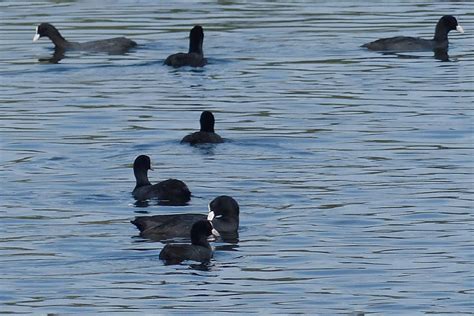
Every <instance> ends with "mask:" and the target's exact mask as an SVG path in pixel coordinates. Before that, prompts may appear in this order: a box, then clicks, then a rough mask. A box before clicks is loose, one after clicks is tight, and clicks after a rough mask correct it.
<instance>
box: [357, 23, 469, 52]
mask: <svg viewBox="0 0 474 316" xmlns="http://www.w3.org/2000/svg"><path fill="white" fill-rule="evenodd" d="M451 30H457V31H458V32H460V33H464V30H463V28H462V27H461V25H459V24H458V21H457V20H456V18H455V17H453V16H452V15H445V16H443V17H441V18H440V19H439V21H438V23H437V24H436V29H435V34H434V37H433V39H424V38H419V37H410V36H396V37H390V38H381V39H378V40H376V41H373V42H370V43H367V44H364V45H362V47H367V48H368V49H370V50H375V51H387V52H410V51H412V52H413V51H430V50H435V51H437V50H447V49H448V33H449V31H451Z"/></svg>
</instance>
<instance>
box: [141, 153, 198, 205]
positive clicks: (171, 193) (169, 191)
mask: <svg viewBox="0 0 474 316" xmlns="http://www.w3.org/2000/svg"><path fill="white" fill-rule="evenodd" d="M148 170H152V169H151V160H150V157H148V156H147V155H140V156H138V157H137V158H136V159H135V161H134V162H133V173H134V174H135V180H136V186H135V188H134V189H133V191H132V195H133V197H134V198H135V199H136V200H138V201H144V200H148V199H153V198H156V199H158V200H160V201H162V202H165V203H167V204H170V205H182V204H185V203H186V202H188V201H189V200H190V199H191V192H190V191H189V189H188V186H187V185H186V184H185V183H184V182H183V181H180V180H177V179H168V180H165V181H161V182H159V183H156V184H151V183H150V181H149V180H148Z"/></svg>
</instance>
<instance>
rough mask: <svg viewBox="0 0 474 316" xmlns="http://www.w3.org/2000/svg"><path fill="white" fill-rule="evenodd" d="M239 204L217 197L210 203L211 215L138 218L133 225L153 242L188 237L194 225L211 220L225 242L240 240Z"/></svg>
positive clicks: (142, 235) (141, 234) (222, 196)
mask: <svg viewBox="0 0 474 316" xmlns="http://www.w3.org/2000/svg"><path fill="white" fill-rule="evenodd" d="M239 212H240V210H239V204H238V203H237V201H236V200H235V199H233V198H232V197H230V196H227V195H221V196H218V197H216V198H215V199H214V200H212V201H211V203H209V213H208V215H204V214H170V215H154V216H137V217H135V219H134V220H133V221H131V223H132V224H133V225H135V226H137V228H138V229H139V230H140V236H141V237H143V238H148V239H152V240H157V241H159V240H164V239H169V238H176V237H188V236H189V231H190V229H191V227H192V225H193V224H194V223H195V222H197V221H200V220H206V219H207V220H209V221H211V222H212V224H213V226H214V228H215V229H216V230H217V231H218V232H219V234H220V235H221V237H222V239H223V240H224V241H234V240H235V239H237V238H238V229H239Z"/></svg>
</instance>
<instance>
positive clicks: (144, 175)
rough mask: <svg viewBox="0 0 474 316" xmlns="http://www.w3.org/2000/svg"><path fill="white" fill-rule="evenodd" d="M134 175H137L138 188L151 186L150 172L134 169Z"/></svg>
mask: <svg viewBox="0 0 474 316" xmlns="http://www.w3.org/2000/svg"><path fill="white" fill-rule="evenodd" d="M133 173H134V174H135V180H136V181H137V185H136V188H139V187H142V186H145V185H150V184H151V183H150V181H149V180H148V170H143V169H136V168H134V169H133Z"/></svg>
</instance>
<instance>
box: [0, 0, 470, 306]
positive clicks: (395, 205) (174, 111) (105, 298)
mask: <svg viewBox="0 0 474 316" xmlns="http://www.w3.org/2000/svg"><path fill="white" fill-rule="evenodd" d="M443 14H453V15H455V16H456V17H457V18H458V21H459V23H460V24H461V25H462V26H463V27H464V29H465V30H466V33H465V34H462V35H461V34H458V33H456V32H451V33H450V51H449V61H447V62H442V61H440V60H437V59H435V58H433V54H432V53H430V52H427V53H417V54H415V55H406V54H404V55H399V56H397V55H382V54H379V53H374V52H369V51H367V50H364V49H362V48H360V47H359V46H360V45H361V44H363V43H365V42H368V41H371V40H374V39H377V38H380V37H387V36H395V35H401V34H404V35H413V36H423V37H431V36H432V34H433V31H434V26H435V23H436V21H437V20H438V19H439V17H441V15H443ZM46 21H47V22H50V23H53V24H54V25H56V26H57V27H58V28H59V29H60V30H61V31H62V33H63V35H64V36H65V37H67V38H68V39H71V40H75V41H86V40H93V39H103V38H106V37H113V36H122V35H125V36H127V37H130V38H132V39H134V40H136V41H137V42H138V43H139V44H140V47H139V48H138V49H136V50H133V51H131V52H130V53H128V54H126V55H106V54H87V53H80V52H73V53H68V54H67V56H66V58H64V59H63V60H61V61H60V62H59V63H58V64H50V63H45V62H39V61H38V60H39V59H43V58H48V57H50V56H51V54H52V45H51V43H50V42H49V41H47V40H46V39H41V40H40V41H39V42H37V43H34V44H33V43H32V42H31V40H32V37H33V35H34V30H35V27H36V25H37V24H38V23H41V22H46ZM194 24H202V25H203V26H204V29H205V40H204V51H205V53H206V56H207V57H208V58H209V61H210V64H209V65H207V66H206V67H205V68H203V69H189V68H183V69H178V70H175V69H172V68H168V67H166V66H163V65H162V62H163V60H164V59H165V58H166V56H168V55H169V54H171V53H174V52H177V51H186V49H187V36H188V32H189V29H190V28H191V27H192V26H193V25H194ZM473 34H474V15H473V14H472V2H471V3H469V1H456V2H423V3H419V2H415V1H402V2H396V3H395V2H392V1H385V2H384V1H382V2H377V4H370V5H368V4H365V3H362V2H359V1H337V2H334V1H316V2H294V3H291V4H287V3H279V2H276V3H275V2H257V3H252V2H249V3H246V2H234V1H219V2H216V3H214V2H193V3H184V2H174V3H167V4H158V5H157V4H155V2H154V1H147V0H144V1H106V2H103V3H102V2H101V3H100V4H99V3H98V2H97V3H96V2H92V1H77V2H76V1H50V2H47V1H36V2H1V3H0V38H1V40H0V45H1V46H0V78H1V79H0V80H1V85H0V108H1V112H0V121H1V123H2V124H1V127H0V131H1V133H0V137H1V138H0V144H1V157H0V170H1V172H0V177H1V178H0V180H1V183H2V185H1V198H0V218H1V222H2V227H3V228H2V230H1V232H0V253H1V259H0V267H1V270H2V276H1V277H0V304H1V305H0V310H2V312H4V313H13V314H15V313H18V314H21V313H35V314H45V313H60V314H64V313H81V314H85V313H90V314H98V313H107V314H110V313H119V312H120V313H123V312H129V313H139V312H140V313H143V312H144V313H148V314H151V313H171V312H176V313H190V312H194V313H206V312H209V311H212V312H243V311H245V312H255V313H260V314H267V313H283V314H289V313H307V314H310V313H311V314H314V313H319V314H321V315H334V314H342V315H347V314H350V313H353V312H356V311H363V312H365V313H366V314H368V315H417V314H419V315H422V314H443V315H446V314H455V315H461V314H470V313H472V311H473V310H474V304H473V303H472V302H473V301H474V300H473V293H474V283H473V273H472V271H473V269H474V256H473V253H474V252H473V250H474V249H473V248H474V243H473V225H472V224H473V213H472V209H473V198H472V196H473V195H472V193H473V189H474V185H473V167H474V164H473V158H472V157H473V154H474V150H473V107H472V104H473V101H474V94H473V92H474V85H473V83H474V50H473V48H474V45H473V42H474V35H473ZM203 110H211V111H213V112H214V114H215V116H216V129H217V131H218V132H219V133H220V135H221V136H223V137H225V138H227V139H229V140H231V141H230V142H227V143H225V144H220V145H218V146H215V147H211V148H193V147H190V146H185V145H181V144H179V140H180V139H181V138H182V137H183V136H184V135H186V134H187V133H189V132H191V131H193V130H196V129H197V128H198V119H199V115H200V112H201V111H203ZM139 154H148V155H150V156H151V158H152V160H153V162H154V167H155V171H154V172H152V173H151V174H150V177H151V179H152V180H153V181H158V180H161V179H167V178H169V177H175V178H179V179H181V180H183V181H185V182H186V183H187V184H188V186H189V187H190V189H191V191H192V192H193V194H194V197H193V199H192V201H191V203H190V204H189V205H188V206H185V207H171V206H158V205H156V204H154V203H150V205H149V206H148V207H146V208H138V207H135V205H134V201H133V199H132V197H131V195H130V191H131V190H132V188H133V186H134V179H133V173H132V169H131V165H132V162H133V160H134V158H135V157H136V156H137V155H139ZM221 194H226V195H231V196H233V197H234V198H236V199H237V200H238V201H239V203H240V206H241V228H240V240H239V242H238V243H237V244H227V243H223V242H217V243H214V246H215V247H216V251H215V256H214V259H213V261H212V262H211V264H210V265H209V266H208V267H202V266H199V265H190V264H189V263H183V264H182V265H178V266H164V265H163V264H162V262H160V261H159V260H158V253H159V251H160V249H161V248H162V247H163V244H162V243H157V242H149V241H146V240H143V239H141V238H139V237H137V235H138V234H137V230H136V229H135V227H134V226H133V225H131V224H130V223H129V220H131V219H132V218H133V217H134V216H135V215H138V214H142V213H148V214H150V215H152V214H169V213H187V212H189V213H206V212H207V203H208V202H209V201H211V200H212V199H213V198H214V197H216V196H218V195H221Z"/></svg>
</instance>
